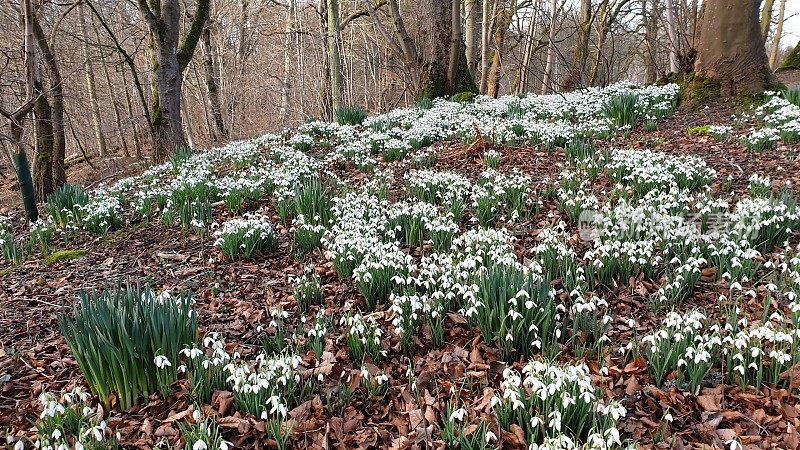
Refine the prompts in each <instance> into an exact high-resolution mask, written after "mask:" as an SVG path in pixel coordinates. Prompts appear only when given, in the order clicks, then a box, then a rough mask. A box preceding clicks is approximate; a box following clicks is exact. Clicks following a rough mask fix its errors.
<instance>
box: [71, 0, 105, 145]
mask: <svg viewBox="0 0 800 450" xmlns="http://www.w3.org/2000/svg"><path fill="white" fill-rule="evenodd" d="M78 17H79V22H80V29H81V37H82V38H83V70H84V75H85V76H86V91H87V93H88V94H89V111H90V112H91V115H92V128H93V129H94V138H95V143H96V144H97V153H98V154H99V155H100V156H101V157H103V156H105V155H106V154H107V153H108V148H107V145H106V136H105V133H103V122H102V119H101V118H100V104H99V102H98V101H97V83H96V82H95V77H94V68H93V67H92V58H91V53H90V51H89V33H88V32H87V29H86V16H85V14H84V12H83V6H78Z"/></svg>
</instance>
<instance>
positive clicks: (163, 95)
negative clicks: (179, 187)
mask: <svg viewBox="0 0 800 450" xmlns="http://www.w3.org/2000/svg"><path fill="white" fill-rule="evenodd" d="M209 3H210V0H196V1H195V11H194V17H193V18H192V21H191V24H190V25H189V28H188V30H187V31H186V34H185V35H184V36H183V38H181V37H180V25H181V20H180V19H181V6H180V2H179V1H178V0H161V1H160V2H150V3H148V1H147V0H138V5H139V10H140V12H141V13H142V16H143V17H144V20H145V22H147V25H148V27H149V29H150V35H151V37H152V40H153V50H152V51H153V79H154V83H153V88H152V89H153V102H152V105H151V106H152V108H151V109H152V112H151V114H150V120H151V125H152V133H153V161H154V162H157V163H160V162H163V161H164V160H166V159H167V158H168V157H169V155H171V154H172V152H174V151H175V148H176V147H180V146H185V145H186V137H185V135H184V132H183V117H182V115H181V88H182V86H183V72H184V70H186V67H187V66H188V65H189V62H190V61H191V59H192V55H193V54H194V51H195V48H196V47H197V43H198V41H199V40H200V36H201V35H202V32H203V28H204V27H205V23H206V19H208V14H209ZM153 7H157V8H160V9H158V10H154V9H152V8H153Z"/></svg>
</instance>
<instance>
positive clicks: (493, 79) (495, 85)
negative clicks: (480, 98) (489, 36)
mask: <svg viewBox="0 0 800 450" xmlns="http://www.w3.org/2000/svg"><path fill="white" fill-rule="evenodd" d="M513 14H514V12H513V11H510V10H509V9H508V8H506V7H505V6H502V7H501V9H500V11H498V14H497V18H496V19H495V28H494V49H493V51H492V65H491V67H490V68H489V75H488V76H487V81H486V95H488V96H489V97H495V98H497V96H498V95H500V92H499V91H500V69H501V66H502V63H503V53H504V52H505V45H506V31H507V30H508V26H509V25H510V24H511V16H512V15H513Z"/></svg>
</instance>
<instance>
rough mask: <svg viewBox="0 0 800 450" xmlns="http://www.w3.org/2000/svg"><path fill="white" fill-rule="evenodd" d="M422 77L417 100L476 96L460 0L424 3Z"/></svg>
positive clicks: (426, 0)
mask: <svg viewBox="0 0 800 450" xmlns="http://www.w3.org/2000/svg"><path fill="white" fill-rule="evenodd" d="M421 8H422V10H421V11H422V17H425V18H426V19H427V21H428V23H427V24H425V26H424V29H426V30H428V31H429V32H428V33H426V34H425V37H424V38H423V42H422V49H423V50H422V52H419V54H420V55H421V57H422V61H421V64H420V66H421V67H422V74H421V77H420V87H419V90H418V95H417V97H418V98H436V97H446V96H451V95H454V94H457V93H460V92H472V93H477V92H478V87H477V85H476V84H475V78H474V77H473V76H472V74H471V73H470V71H469V65H468V63H467V56H466V53H465V51H464V39H463V32H462V27H461V0H452V1H448V0H424V1H422V2H421Z"/></svg>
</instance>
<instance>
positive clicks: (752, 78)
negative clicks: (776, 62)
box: [693, 0, 772, 97]
mask: <svg viewBox="0 0 800 450" xmlns="http://www.w3.org/2000/svg"><path fill="white" fill-rule="evenodd" d="M760 4H761V0H706V2H705V5H704V6H705V12H704V13H703V16H702V19H701V23H700V38H699V42H698V46H697V59H696V60H695V66H694V71H695V77H694V80H695V81H694V86H693V88H694V89H695V90H696V89H698V88H702V89H703V91H704V92H703V94H704V96H716V95H722V96H731V97H738V96H745V95H750V94H757V93H760V92H763V91H764V90H765V89H767V88H769V86H770V85H771V84H772V73H771V72H770V70H769V65H768V63H767V52H766V49H765V48H764V41H763V38H762V35H761V29H760V26H759V17H758V16H759V7H760Z"/></svg>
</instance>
